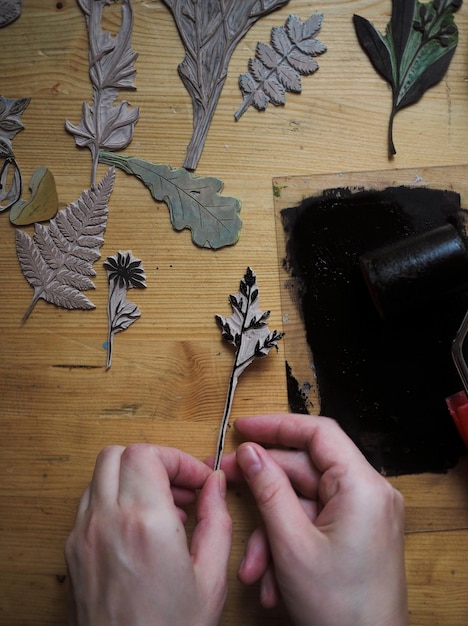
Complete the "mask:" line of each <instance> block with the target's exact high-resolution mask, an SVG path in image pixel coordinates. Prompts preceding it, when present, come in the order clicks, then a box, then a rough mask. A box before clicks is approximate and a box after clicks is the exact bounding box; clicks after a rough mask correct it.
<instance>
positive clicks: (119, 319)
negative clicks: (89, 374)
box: [104, 250, 146, 370]
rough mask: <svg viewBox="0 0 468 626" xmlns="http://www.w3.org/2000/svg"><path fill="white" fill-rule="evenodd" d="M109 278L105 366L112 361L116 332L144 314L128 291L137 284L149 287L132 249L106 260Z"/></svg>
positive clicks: (139, 262) (108, 365)
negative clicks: (130, 300)
mask: <svg viewBox="0 0 468 626" xmlns="http://www.w3.org/2000/svg"><path fill="white" fill-rule="evenodd" d="M104 267H105V269H106V271H107V279H108V282H109V301H108V305H107V319H108V334H107V362H106V370H108V369H109V367H110V366H111V364H112V348H113V341H114V335H116V334H117V333H120V332H122V331H123V330H126V329H127V328H128V327H129V326H131V325H132V324H133V323H134V322H136V321H137V319H138V318H139V317H141V311H140V309H139V308H138V307H137V305H136V304H133V302H129V301H128V300H127V291H128V290H129V289H133V288H134V287H137V288H139V289H142V288H145V287H146V276H145V272H144V270H143V266H142V264H141V261H140V259H137V258H135V257H134V256H133V254H132V253H131V252H130V250H128V251H126V252H117V254H115V255H114V256H111V257H108V258H107V260H106V261H105V263H104Z"/></svg>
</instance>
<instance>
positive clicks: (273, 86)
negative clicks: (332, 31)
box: [234, 13, 327, 120]
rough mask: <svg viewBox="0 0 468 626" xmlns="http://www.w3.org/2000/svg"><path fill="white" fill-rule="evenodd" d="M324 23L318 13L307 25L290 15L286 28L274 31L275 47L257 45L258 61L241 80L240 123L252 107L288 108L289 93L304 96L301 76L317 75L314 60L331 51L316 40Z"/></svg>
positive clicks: (278, 28)
mask: <svg viewBox="0 0 468 626" xmlns="http://www.w3.org/2000/svg"><path fill="white" fill-rule="evenodd" d="M322 19H323V16H322V15H321V14H318V13H315V14H314V15H312V16H311V17H309V19H307V20H306V21H305V22H302V21H301V19H300V18H299V17H297V16H296V15H290V16H289V17H288V19H287V20H286V23H285V25H284V27H281V26H277V27H275V28H273V29H272V31H271V45H268V44H265V43H261V42H259V43H257V48H256V50H255V58H253V59H250V60H249V74H241V75H240V76H239V87H240V89H241V91H242V94H243V96H244V100H243V102H242V105H241V106H240V107H239V109H238V111H236V113H235V114H234V117H235V119H236V120H239V118H240V117H241V116H242V115H243V114H244V113H245V111H246V110H247V108H248V107H249V106H250V105H252V106H254V107H255V108H256V109H258V110H259V111H263V110H264V109H266V108H267V106H268V103H269V102H271V103H272V104H274V105H275V106H278V105H280V104H284V103H285V102H286V97H285V93H286V91H290V92H295V93H301V91H302V84H301V76H300V75H301V74H302V75H308V74H312V72H315V71H316V70H317V69H318V67H319V66H318V63H317V61H316V60H315V59H314V58H313V57H315V56H317V55H318V54H323V53H324V52H326V50H327V47H326V46H325V45H324V44H323V43H321V42H320V41H319V40H318V39H316V38H315V36H316V35H317V33H318V32H319V30H320V28H321V26H322Z"/></svg>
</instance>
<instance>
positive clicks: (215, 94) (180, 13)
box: [163, 0, 289, 170]
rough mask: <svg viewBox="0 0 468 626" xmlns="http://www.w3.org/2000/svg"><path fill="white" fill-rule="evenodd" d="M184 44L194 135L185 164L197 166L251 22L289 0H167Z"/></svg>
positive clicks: (183, 69)
mask: <svg viewBox="0 0 468 626" xmlns="http://www.w3.org/2000/svg"><path fill="white" fill-rule="evenodd" d="M163 1H164V3H165V4H166V5H167V6H168V7H169V9H170V10H171V12H172V15H173V17H174V21H175V23H176V25H177V28H178V30H179V34H180V38H181V40H182V43H183V44H184V48H185V58H184V60H183V61H182V63H181V64H180V65H179V68H178V69H179V75H180V77H181V79H182V82H183V83H184V85H185V88H186V89H187V91H188V92H189V94H190V96H191V98H192V104H193V135H192V139H191V141H190V143H189V145H188V148H187V155H186V159H185V162H184V167H186V168H187V169H189V170H194V169H195V168H196V167H197V164H198V161H199V159H200V155H201V153H202V151H203V146H204V144H205V140H206V136H207V134H208V129H209V127H210V123H211V119H212V117H213V114H214V111H215V109H216V106H217V103H218V100H219V96H220V95H221V91H222V89H223V86H224V82H225V80H226V76H227V70H228V65H229V61H230V59H231V56H232V54H233V52H234V50H235V48H236V46H237V44H238V43H239V41H240V40H241V39H242V37H244V35H246V33H247V32H248V31H249V29H250V28H251V26H253V24H255V22H256V21H257V20H259V19H260V18H261V17H263V16H264V15H267V14H268V13H270V12H271V11H274V10H275V9H278V8H280V7H282V6H284V5H285V4H287V3H288V1H289V0H241V1H239V0H203V2H187V0H163Z"/></svg>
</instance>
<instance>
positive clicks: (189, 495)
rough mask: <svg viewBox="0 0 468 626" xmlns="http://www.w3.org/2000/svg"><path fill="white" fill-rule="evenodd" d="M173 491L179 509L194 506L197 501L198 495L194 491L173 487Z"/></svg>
mask: <svg viewBox="0 0 468 626" xmlns="http://www.w3.org/2000/svg"><path fill="white" fill-rule="evenodd" d="M171 491H172V497H173V498H174V502H175V505H176V506H178V507H184V506H188V505H189V504H193V503H194V502H195V500H196V499H197V494H196V492H195V490H194V489H184V488H183V487H176V486H171Z"/></svg>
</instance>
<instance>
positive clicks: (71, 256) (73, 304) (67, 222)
mask: <svg viewBox="0 0 468 626" xmlns="http://www.w3.org/2000/svg"><path fill="white" fill-rule="evenodd" d="M114 178H115V171H114V169H113V168H110V169H109V170H108V171H107V173H106V174H105V176H104V178H103V179H102V181H101V182H100V183H99V184H98V185H97V186H96V187H94V186H93V187H92V188H91V189H90V190H89V191H83V193H82V194H81V196H80V197H79V199H78V200H77V201H76V202H73V203H71V204H69V205H68V206H67V208H66V209H64V210H63V211H59V212H58V214H57V216H56V217H55V218H54V219H52V220H51V221H50V223H49V225H48V226H44V225H42V224H36V225H35V228H34V237H33V238H32V237H30V236H29V235H28V234H27V233H25V232H24V231H22V230H20V229H17V230H16V250H17V254H18V259H19V262H20V265H21V270H22V271H23V274H24V276H25V278H26V280H27V281H28V283H29V284H30V285H31V287H33V289H34V296H33V299H32V301H31V304H30V306H29V307H28V309H27V311H26V313H25V314H24V316H23V322H24V321H25V320H26V319H27V318H28V316H29V314H30V313H31V311H32V310H33V308H34V306H35V305H36V303H37V302H38V300H40V299H43V300H45V301H46V302H52V303H53V304H55V305H57V306H60V307H63V308H66V309H93V308H94V304H93V303H92V302H91V301H90V300H89V299H88V298H87V297H86V296H85V295H84V294H82V293H81V292H82V291H86V290H87V289H92V288H94V283H93V282H92V280H91V279H90V278H89V277H90V276H95V275H96V273H95V271H94V269H93V267H92V264H93V263H94V262H95V261H96V260H97V259H98V258H99V257H100V256H101V255H100V252H99V248H100V247H101V246H102V244H103V242H104V240H103V234H104V230H105V228H106V224H107V214H108V207H107V204H108V201H109V197H110V194H111V193H112V189H113V185H114Z"/></svg>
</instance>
